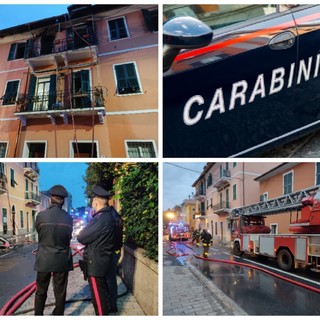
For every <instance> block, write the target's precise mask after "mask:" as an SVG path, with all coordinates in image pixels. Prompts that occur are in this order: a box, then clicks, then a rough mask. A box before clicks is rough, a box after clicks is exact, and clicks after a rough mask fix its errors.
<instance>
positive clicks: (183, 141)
mask: <svg viewBox="0 0 320 320" xmlns="http://www.w3.org/2000/svg"><path fill="white" fill-rule="evenodd" d="M164 18H165V22H164V25H163V41H164V50H163V71H164V74H163V156H164V157H247V156H259V154H260V153H261V152H262V151H266V150H267V149H270V148H272V147H275V146H277V145H279V144H282V143H285V142H288V141H291V140H292V139H293V138H296V137H298V136H302V135H304V134H306V133H309V132H311V131H313V130H316V129H318V128H319V127H320V6H312V5H239V4H236V5H165V6H164Z"/></svg>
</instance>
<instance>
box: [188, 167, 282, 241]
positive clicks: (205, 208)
mask: <svg viewBox="0 0 320 320" xmlns="http://www.w3.org/2000/svg"><path fill="white" fill-rule="evenodd" d="M277 165H278V163H262V162H260V163H253V162H216V163H207V165H206V167H205V168H204V170H203V172H202V173H201V175H200V176H199V178H198V179H197V180H196V181H195V182H194V183H193V185H192V186H193V187H195V188H196V200H197V201H196V216H197V218H198V223H197V227H198V228H199V227H200V228H201V229H204V228H205V229H208V230H209V232H210V233H211V234H212V236H213V239H214V240H216V241H220V242H223V243H229V242H230V239H231V238H230V236H231V225H230V213H231V211H232V209H234V208H237V207H242V206H245V205H248V204H251V203H255V202H257V201H259V197H260V191H259V182H258V181H255V179H256V178H257V177H259V176H260V175H261V174H262V173H264V172H266V171H268V170H270V169H271V168H274V167H275V166H277Z"/></svg>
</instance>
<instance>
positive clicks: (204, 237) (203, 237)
mask: <svg viewBox="0 0 320 320" xmlns="http://www.w3.org/2000/svg"><path fill="white" fill-rule="evenodd" d="M211 239H212V236H211V234H210V233H209V232H202V234H201V240H202V242H203V243H206V244H210V243H211Z"/></svg>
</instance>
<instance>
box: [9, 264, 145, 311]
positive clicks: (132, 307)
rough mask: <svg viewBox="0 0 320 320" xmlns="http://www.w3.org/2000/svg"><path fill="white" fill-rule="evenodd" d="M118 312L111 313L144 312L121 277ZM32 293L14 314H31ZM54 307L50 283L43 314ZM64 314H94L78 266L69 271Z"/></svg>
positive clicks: (87, 289) (88, 290) (86, 284)
mask: <svg viewBox="0 0 320 320" xmlns="http://www.w3.org/2000/svg"><path fill="white" fill-rule="evenodd" d="M117 280H118V295H119V298H118V310H119V311H118V312H117V313H114V314H112V315H118V316H132V315H139V316H143V315H145V313H144V312H143V310H142V309H141V307H140V305H139V304H138V302H137V300H136V299H135V297H134V296H133V295H132V293H131V292H130V291H129V290H127V288H126V286H125V284H124V283H123V282H122V280H121V278H120V277H118V278H117ZM33 305H34V294H32V295H31V296H30V297H29V298H28V299H27V300H26V302H25V303H23V304H22V306H21V307H20V308H19V309H18V310H17V311H16V312H15V313H14V315H29V316H30V315H33V313H34V311H33ZM53 309H54V294H53V290H52V284H51V285H50V286H49V290H48V298H47V302H46V308H45V311H44V315H51V314H52V311H53ZM65 315H66V316H94V315H95V313H94V309H93V306H92V303H91V293H90V289H89V285H88V282H87V281H84V280H83V275H82V273H81V271H80V270H79V268H76V269H75V270H73V271H71V272H70V273H69V281H68V289H67V303H66V307H65Z"/></svg>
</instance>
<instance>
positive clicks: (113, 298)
mask: <svg viewBox="0 0 320 320" xmlns="http://www.w3.org/2000/svg"><path fill="white" fill-rule="evenodd" d="M119 258H120V251H119V252H113V253H112V254H111V262H110V265H109V268H108V269H107V272H106V279H107V290H108V291H107V292H108V299H109V301H108V302H109V306H110V312H117V311H118V306H117V299H118V284H117V269H118V261H119Z"/></svg>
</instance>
